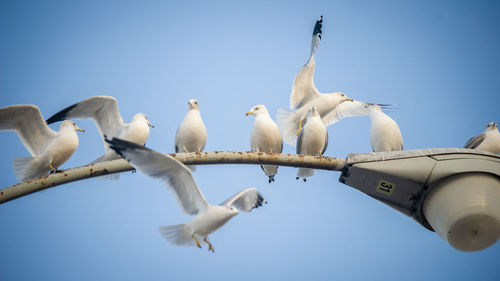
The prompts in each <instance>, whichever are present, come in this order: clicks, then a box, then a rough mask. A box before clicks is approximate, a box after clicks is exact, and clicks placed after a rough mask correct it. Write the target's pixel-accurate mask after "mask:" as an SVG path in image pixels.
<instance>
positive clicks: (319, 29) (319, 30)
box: [313, 16, 323, 39]
mask: <svg viewBox="0 0 500 281" xmlns="http://www.w3.org/2000/svg"><path fill="white" fill-rule="evenodd" d="M322 27H323V16H320V17H319V19H318V20H317V21H316V24H315V25H314V30H313V36H316V35H317V36H318V37H319V38H320V39H321V34H322V33H323V31H322Z"/></svg>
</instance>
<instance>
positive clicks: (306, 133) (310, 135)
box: [296, 106, 328, 182]
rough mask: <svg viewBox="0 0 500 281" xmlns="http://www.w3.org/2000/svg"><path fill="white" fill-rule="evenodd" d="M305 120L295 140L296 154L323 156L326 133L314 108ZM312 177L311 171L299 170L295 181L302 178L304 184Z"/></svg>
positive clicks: (326, 139) (326, 138)
mask: <svg viewBox="0 0 500 281" xmlns="http://www.w3.org/2000/svg"><path fill="white" fill-rule="evenodd" d="M306 118H307V119H306V121H307V122H306V123H305V125H304V128H303V129H302V130H301V131H300V134H299V136H298V138H297V154H304V155H313V156H318V155H319V156H323V153H325V150H326V147H327V145H328V131H327V130H326V127H325V125H324V124H323V122H322V121H321V117H320V115H319V112H318V111H317V110H316V107H314V106H313V107H312V108H311V109H310V110H309V112H308V113H307V117H306ZM312 175H314V170H313V169H309V168H299V170H298V171H297V177H296V179H297V180H298V179H299V178H302V179H303V180H304V182H305V181H306V178H307V177H310V176H312Z"/></svg>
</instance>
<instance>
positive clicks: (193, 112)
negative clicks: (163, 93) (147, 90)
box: [175, 99, 207, 171]
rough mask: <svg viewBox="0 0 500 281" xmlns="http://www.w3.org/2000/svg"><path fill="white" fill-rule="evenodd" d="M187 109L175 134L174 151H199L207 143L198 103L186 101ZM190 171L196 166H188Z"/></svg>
mask: <svg viewBox="0 0 500 281" xmlns="http://www.w3.org/2000/svg"><path fill="white" fill-rule="evenodd" d="M188 105H189V109H188V111H187V113H186V116H185V117H184V120H183V121H182V123H181V124H180V125H179V127H178V128H177V132H176V134H175V153H180V152H201V151H203V149H204V148H205V144H206V143H207V128H205V124H204V123H203V120H202V119H201V115H200V105H199V104H198V101H197V100H195V99H191V100H189V101H188ZM188 167H189V168H190V169H191V170H192V171H195V170H196V166H193V165H190V166H188Z"/></svg>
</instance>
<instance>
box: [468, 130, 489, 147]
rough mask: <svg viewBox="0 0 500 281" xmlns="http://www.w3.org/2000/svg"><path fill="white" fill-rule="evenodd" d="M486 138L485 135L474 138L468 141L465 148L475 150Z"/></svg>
mask: <svg viewBox="0 0 500 281" xmlns="http://www.w3.org/2000/svg"><path fill="white" fill-rule="evenodd" d="M485 138H486V134H485V133H482V134H480V135H477V136H475V137H472V138H470V139H469V140H468V141H467V143H466V144H465V146H464V148H470V149H475V148H476V147H478V146H479V145H480V144H481V143H482V142H483V141H484V139H485Z"/></svg>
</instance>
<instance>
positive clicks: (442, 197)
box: [339, 148, 500, 251]
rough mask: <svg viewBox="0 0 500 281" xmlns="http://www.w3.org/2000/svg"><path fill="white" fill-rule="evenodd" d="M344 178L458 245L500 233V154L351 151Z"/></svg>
mask: <svg viewBox="0 0 500 281" xmlns="http://www.w3.org/2000/svg"><path fill="white" fill-rule="evenodd" d="M339 181H340V182H342V183H344V184H347V185H349V186H351V187H354V188H356V189H358V190H360V191H361V192H363V193H366V194H367V195H369V196H371V197H373V198H375V199H377V200H379V201H381V202H383V203H385V204H387V205H389V206H390V207H392V208H394V209H396V210H398V211H400V212H402V213H403V214H405V215H407V216H410V217H412V218H414V219H415V220H416V221H417V222H419V223H420V224H421V225H422V226H424V227H426V228H427V229H429V230H432V231H436V232H437V233H438V234H439V235H440V236H441V237H442V238H443V239H444V240H445V241H447V242H448V243H449V244H450V245H451V246H452V247H454V248H456V249H458V250H461V251H479V250H482V249H485V248H487V247H489V246H491V245H493V244H494V243H495V242H496V241H497V240H498V239H499V238H500V156H498V155H495V154H491V153H488V152H483V151H478V150H471V149H459V148H450V149H422V150H412V151H392V152H377V153H367V154H350V155H349V156H348V157H347V165H346V167H345V168H344V170H343V172H342V174H341V176H340V178H339Z"/></svg>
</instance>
